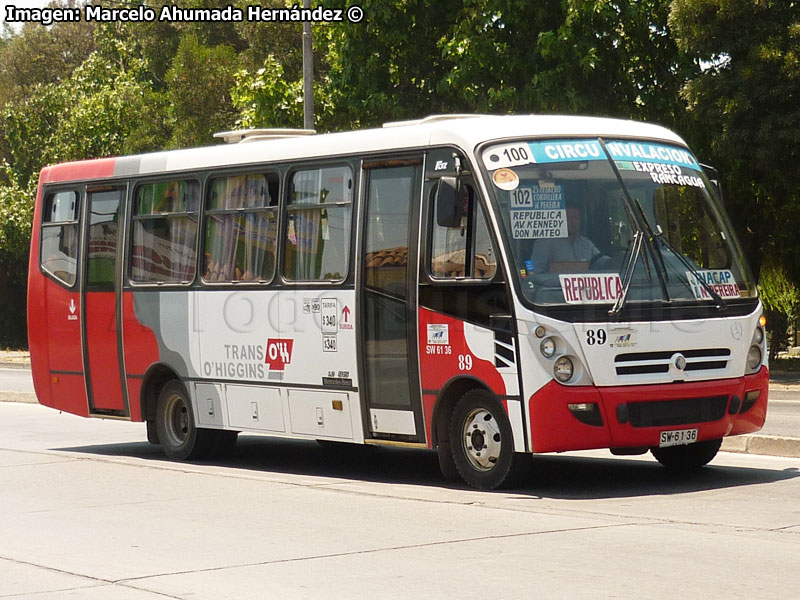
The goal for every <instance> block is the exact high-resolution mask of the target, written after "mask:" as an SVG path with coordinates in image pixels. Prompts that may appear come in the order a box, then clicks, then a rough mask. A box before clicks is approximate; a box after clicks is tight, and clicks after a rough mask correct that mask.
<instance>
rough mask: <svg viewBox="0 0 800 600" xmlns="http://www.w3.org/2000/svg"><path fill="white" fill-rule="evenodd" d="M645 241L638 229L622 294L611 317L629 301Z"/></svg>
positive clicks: (627, 265)
mask: <svg viewBox="0 0 800 600" xmlns="http://www.w3.org/2000/svg"><path fill="white" fill-rule="evenodd" d="M643 240H644V233H643V232H642V231H641V230H640V229H637V230H636V233H634V234H633V249H632V250H631V253H630V254H629V255H628V262H627V263H625V273H624V275H623V276H622V293H621V294H620V295H619V296H618V297H617V301H616V302H615V303H614V306H613V307H611V310H609V311H608V314H609V315H611V316H613V315H617V314H619V312H620V311H621V310H622V307H623V306H625V302H626V300H627V299H628V291H630V289H631V283H632V282H633V271H634V269H635V268H636V261H637V260H639V255H640V254H641V253H642V241H643Z"/></svg>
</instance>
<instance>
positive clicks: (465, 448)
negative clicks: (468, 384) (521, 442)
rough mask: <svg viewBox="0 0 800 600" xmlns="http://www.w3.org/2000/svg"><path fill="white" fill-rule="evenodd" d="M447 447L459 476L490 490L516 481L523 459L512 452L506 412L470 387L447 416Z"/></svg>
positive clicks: (492, 398)
mask: <svg viewBox="0 0 800 600" xmlns="http://www.w3.org/2000/svg"><path fill="white" fill-rule="evenodd" d="M449 434H450V435H449V437H450V440H449V441H450V447H451V451H452V454H453V462H454V463H455V466H456V469H458V473H459V474H460V475H461V478H462V479H463V480H464V481H465V482H466V483H467V484H468V485H470V486H471V487H474V488H476V489H479V490H492V489H495V488H498V487H501V486H505V487H509V486H511V485H516V484H518V483H520V479H521V476H522V474H523V473H524V468H523V465H524V458H525V456H524V455H522V454H518V453H516V452H514V438H513V434H512V433H511V424H510V423H509V422H508V417H507V416H506V411H505V410H504V409H503V406H502V405H501V404H500V402H498V401H497V399H496V398H495V396H494V395H493V394H491V393H490V392H487V391H486V390H479V389H475V390H470V391H468V392H467V393H465V394H464V395H463V396H461V398H460V399H459V401H458V403H457V404H456V407H455V410H454V411H453V415H452V417H451V419H450V430H449Z"/></svg>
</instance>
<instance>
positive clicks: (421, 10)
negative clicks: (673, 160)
mask: <svg viewBox="0 0 800 600" xmlns="http://www.w3.org/2000/svg"><path fill="white" fill-rule="evenodd" d="M364 9H365V12H366V14H368V15H369V20H368V22H366V23H359V24H354V25H343V26H341V27H340V28H339V29H338V30H337V33H336V34H335V35H334V43H335V48H334V54H333V55H332V57H331V60H332V68H331V81H332V85H333V88H334V92H335V94H334V97H335V100H336V105H337V113H341V112H343V111H344V112H347V113H348V116H349V120H350V121H351V122H353V123H354V124H377V123H378V122H380V121H385V120H390V119H399V118H416V117H420V116H424V115H426V114H431V113H436V112H473V111H477V112H495V113H497V112H499V113H505V112H559V113H570V114H575V113H588V114H594V115H609V116H622V117H636V118H640V119H649V120H656V121H659V122H661V123H665V124H667V125H671V126H674V125H676V124H678V123H681V122H682V119H683V113H684V110H683V105H682V102H681V101H680V99H679V98H678V91H679V90H680V87H681V85H682V84H683V82H684V81H685V79H686V78H687V77H688V76H689V75H691V74H693V73H694V72H695V71H696V69H697V67H696V65H695V64H694V63H692V61H691V60H689V59H688V58H686V57H685V56H684V55H683V54H682V53H681V52H680V51H679V49H678V47H677V46H676V44H675V43H674V41H673V39H672V37H671V32H670V29H669V26H668V24H667V16H668V14H669V1H668V0H641V1H634V0H620V1H618V2H613V3H611V2H607V1H604V0H540V1H538V2H528V1H526V0H447V1H445V2H444V3H440V5H438V6H437V10H435V11H434V10H430V8H429V5H428V3H425V2H421V1H402V2H401V1H400V0H395V1H393V2H380V3H376V2H367V3H365V5H364ZM399 23H402V24H404V25H403V26H398V24H399Z"/></svg>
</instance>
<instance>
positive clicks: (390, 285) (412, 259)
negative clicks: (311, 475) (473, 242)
mask: <svg viewBox="0 0 800 600" xmlns="http://www.w3.org/2000/svg"><path fill="white" fill-rule="evenodd" d="M364 175H365V177H364V185H365V187H366V198H365V200H366V204H365V210H364V220H363V229H362V232H363V233H362V236H361V239H362V247H361V248H360V249H359V252H360V254H361V256H360V258H361V260H360V264H361V268H360V274H359V275H360V278H361V279H360V281H361V286H360V290H361V292H360V297H359V303H360V313H361V318H360V319H359V321H358V322H359V323H360V324H361V331H360V337H359V341H360V355H361V357H362V359H361V365H362V367H363V368H362V373H363V374H364V375H363V378H362V389H363V390H364V393H363V394H362V397H363V398H364V400H363V401H362V402H363V406H364V407H365V410H364V419H365V437H372V438H383V439H393V440H398V441H406V442H424V441H425V430H424V425H423V418H422V407H421V398H420V391H419V390H420V388H419V365H418V358H417V357H418V352H417V335H416V305H417V289H416V287H417V281H416V274H417V268H416V264H417V248H418V231H419V202H418V201H417V199H418V198H419V197H420V193H421V185H422V160H421V158H420V159H410V160H392V161H380V162H374V163H365V164H364Z"/></svg>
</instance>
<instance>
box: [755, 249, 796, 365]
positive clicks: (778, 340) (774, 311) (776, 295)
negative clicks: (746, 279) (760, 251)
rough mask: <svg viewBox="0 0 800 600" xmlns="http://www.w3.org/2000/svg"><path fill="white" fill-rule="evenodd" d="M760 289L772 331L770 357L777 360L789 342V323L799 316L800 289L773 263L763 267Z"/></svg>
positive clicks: (768, 323) (768, 327) (769, 329)
mask: <svg viewBox="0 0 800 600" xmlns="http://www.w3.org/2000/svg"><path fill="white" fill-rule="evenodd" d="M758 290H759V293H760V295H761V302H762V303H763V304H764V312H765V314H766V317H767V330H768V331H769V333H770V347H769V359H770V360H775V359H776V358H777V357H778V352H780V351H781V350H783V349H785V347H786V346H787V344H788V342H789V338H788V335H787V331H788V328H789V323H790V322H792V321H794V320H795V319H796V318H797V310H798V308H800V290H798V288H797V286H796V285H794V283H792V282H791V281H789V280H788V279H787V278H786V272H785V271H784V270H783V269H781V268H780V267H776V266H774V265H772V264H767V265H765V266H764V268H763V269H762V271H761V280H760V281H759V284H758Z"/></svg>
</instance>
